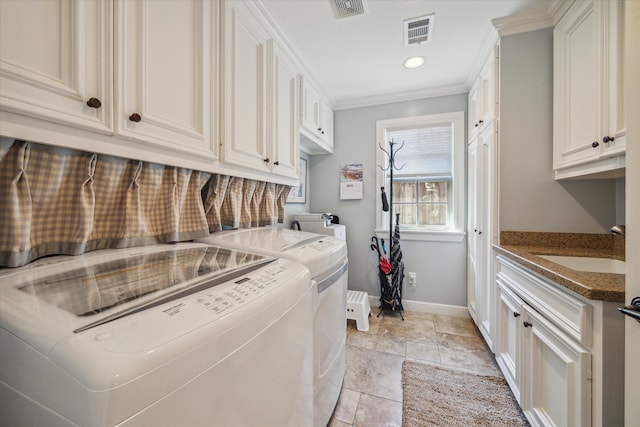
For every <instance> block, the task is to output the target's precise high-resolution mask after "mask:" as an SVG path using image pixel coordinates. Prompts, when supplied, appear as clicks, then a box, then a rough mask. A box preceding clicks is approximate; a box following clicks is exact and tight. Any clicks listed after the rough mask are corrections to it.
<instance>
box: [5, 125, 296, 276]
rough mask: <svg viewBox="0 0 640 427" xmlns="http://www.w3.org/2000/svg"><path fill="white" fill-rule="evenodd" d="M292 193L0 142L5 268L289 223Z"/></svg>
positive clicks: (151, 165) (242, 181) (29, 144)
mask: <svg viewBox="0 0 640 427" xmlns="http://www.w3.org/2000/svg"><path fill="white" fill-rule="evenodd" d="M289 190H290V187H288V186H283V185H276V184H272V183H266V182H260V181H255V180H248V179H242V178H236V177H229V176H224V175H216V174H214V175H210V174H208V173H204V172H200V171H193V170H189V169H184V168H178V167H173V166H165V165H159V164H154V163H148V162H142V161H138V160H129V159H123V158H118V157H113V156H104V155H100V154H96V153H86V152H81V151H76V150H71V149H66V148H60V147H52V146H46V145H42V144H36V143H32V142H26V141H16V140H14V139H9V138H0V206H2V207H1V208H0V266H8V267H17V266H22V265H25V264H27V263H29V262H30V261H32V260H34V259H37V258H40V257H43V256H46V255H60V254H63V255H79V254H82V253H85V252H89V251H93V250H97V249H105V248H125V247H131V246H143V245H149V244H156V243H171V242H180V241H188V240H192V239H195V238H198V237H205V236H208V235H209V230H212V231H217V230H221V229H222V228H223V227H235V228H247V227H255V226H261V225H270V224H275V223H277V222H283V221H284V204H285V201H286V198H287V195H288V194H289ZM203 196H204V197H203ZM203 200H204V203H203ZM205 207H206V208H205Z"/></svg>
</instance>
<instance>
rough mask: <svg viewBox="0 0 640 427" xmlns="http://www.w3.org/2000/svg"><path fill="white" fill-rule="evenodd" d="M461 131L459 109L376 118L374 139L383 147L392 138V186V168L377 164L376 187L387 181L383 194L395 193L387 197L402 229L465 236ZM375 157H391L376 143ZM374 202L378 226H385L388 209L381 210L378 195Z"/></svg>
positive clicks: (380, 159)
mask: <svg viewBox="0 0 640 427" xmlns="http://www.w3.org/2000/svg"><path fill="white" fill-rule="evenodd" d="M463 133H464V113H463V112H455V113H445V114H437V115H429V116H418V117H409V118H403V119H392V120H381V121H378V122H377V140H378V141H379V143H380V145H381V146H383V147H384V148H385V150H386V151H387V152H388V151H389V147H390V144H389V142H390V141H393V149H394V152H395V155H394V164H395V166H396V168H395V169H394V171H393V187H390V186H389V180H390V171H389V170H388V169H387V170H386V171H382V170H380V169H379V170H378V173H377V181H378V182H377V183H378V188H380V187H385V190H386V192H387V197H392V198H393V200H389V203H393V214H394V217H395V216H396V215H395V214H400V217H399V218H400V226H401V229H402V230H403V234H406V233H409V234H415V235H423V237H422V238H424V235H428V234H432V235H434V236H435V235H440V236H443V235H445V234H452V235H458V236H460V238H461V237H462V236H463V234H462V230H463V222H464V211H463V209H464V183H465V180H464V176H465V175H464V148H465V147H464V138H463ZM383 141H384V143H383ZM377 162H378V165H380V166H383V167H387V166H388V163H389V158H388V156H387V155H386V154H385V153H384V152H383V151H382V150H381V149H380V147H378V155H377ZM378 199H380V197H378ZM377 207H378V209H377V210H378V212H379V213H378V217H377V220H378V221H377V227H378V230H379V231H382V230H383V229H386V230H387V231H388V230H389V226H390V225H391V224H390V222H389V221H390V218H389V213H388V212H382V203H381V200H378V201H377ZM393 221H394V224H395V218H393ZM404 237H405V238H406V237H407V236H404ZM414 237H415V236H414ZM418 238H420V237H418ZM456 240H457V239H456Z"/></svg>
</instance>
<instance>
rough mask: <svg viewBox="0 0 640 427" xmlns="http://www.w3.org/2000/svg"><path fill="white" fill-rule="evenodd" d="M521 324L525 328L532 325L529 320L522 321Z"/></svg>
mask: <svg viewBox="0 0 640 427" xmlns="http://www.w3.org/2000/svg"><path fill="white" fill-rule="evenodd" d="M522 324H523V325H524V327H525V328H529V327H531V326H533V325H532V324H531V323H529V322H522Z"/></svg>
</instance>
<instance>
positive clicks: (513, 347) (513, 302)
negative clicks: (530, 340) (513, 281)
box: [495, 279, 524, 403]
mask: <svg viewBox="0 0 640 427" xmlns="http://www.w3.org/2000/svg"><path fill="white" fill-rule="evenodd" d="M501 281H502V280H500V279H499V282H498V283H499V284H498V296H499V304H500V306H499V307H498V319H497V324H498V325H497V326H498V333H497V337H496V352H495V355H496V362H498V365H499V366H500V368H501V369H502V372H503V374H504V377H505V379H506V380H507V382H508V383H509V386H510V387H511V391H512V392H513V395H514V397H515V399H516V401H517V402H518V403H520V384H521V382H522V378H521V376H522V373H521V370H522V361H521V360H520V357H521V352H520V348H521V345H522V338H521V336H522V333H521V332H522V321H521V319H522V313H523V310H524V309H523V308H522V306H523V305H524V302H523V301H522V300H521V299H520V298H518V297H517V296H516V295H515V294H514V293H513V292H512V291H510V290H509V289H508V287H507V286H505V285H504V284H503V283H500V282H501Z"/></svg>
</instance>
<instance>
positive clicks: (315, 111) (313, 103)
mask: <svg viewBox="0 0 640 427" xmlns="http://www.w3.org/2000/svg"><path fill="white" fill-rule="evenodd" d="M300 82H301V84H300V91H301V93H300V127H301V128H302V129H304V130H306V131H307V132H308V134H309V135H310V136H313V137H316V138H318V137H319V134H320V98H321V96H320V92H319V91H318V90H317V89H316V88H315V87H314V86H313V85H312V84H311V83H309V81H308V80H307V79H305V78H304V76H301V77H300Z"/></svg>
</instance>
